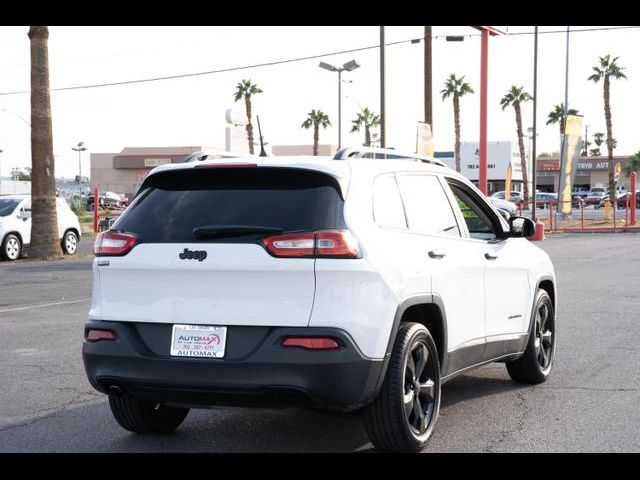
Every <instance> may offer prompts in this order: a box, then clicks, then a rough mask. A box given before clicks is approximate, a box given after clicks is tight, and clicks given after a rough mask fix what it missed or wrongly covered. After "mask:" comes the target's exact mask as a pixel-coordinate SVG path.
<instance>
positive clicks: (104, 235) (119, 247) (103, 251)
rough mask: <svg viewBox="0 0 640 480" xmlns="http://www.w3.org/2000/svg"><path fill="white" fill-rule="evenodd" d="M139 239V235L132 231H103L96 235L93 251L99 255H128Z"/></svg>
mask: <svg viewBox="0 0 640 480" xmlns="http://www.w3.org/2000/svg"><path fill="white" fill-rule="evenodd" d="M137 241H138V237H136V236H135V235H133V234H130V233H116V232H111V231H106V232H101V233H99V234H98V236H97V237H96V242H95V244H94V246H93V253H94V254H95V255H96V256H98V257H101V256H122V255H126V254H127V253H129V251H130V250H131V249H132V248H133V246H134V245H135V244H136V242H137Z"/></svg>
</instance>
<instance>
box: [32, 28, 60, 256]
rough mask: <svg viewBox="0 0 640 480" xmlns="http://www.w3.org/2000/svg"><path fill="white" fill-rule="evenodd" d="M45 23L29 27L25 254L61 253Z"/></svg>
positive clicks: (46, 254)
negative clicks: (28, 238) (28, 222)
mask: <svg viewBox="0 0 640 480" xmlns="http://www.w3.org/2000/svg"><path fill="white" fill-rule="evenodd" d="M48 39H49V29H48V27H30V28H29V40H30V43H31V168H32V170H31V245H30V248H29V256H30V257H32V258H37V259H43V260H44V259H53V258H60V257H61V256H62V250H61V247H60V237H59V236H58V217H57V213H56V177H55V171H54V157H53V134H52V129H51V98H50V96H49V55H48Z"/></svg>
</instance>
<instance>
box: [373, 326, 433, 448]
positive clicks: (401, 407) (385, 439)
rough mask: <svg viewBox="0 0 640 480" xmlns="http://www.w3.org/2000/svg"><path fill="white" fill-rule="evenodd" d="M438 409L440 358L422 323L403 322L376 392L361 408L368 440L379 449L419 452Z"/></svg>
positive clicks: (428, 436)
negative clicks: (382, 379)
mask: <svg viewBox="0 0 640 480" xmlns="http://www.w3.org/2000/svg"><path fill="white" fill-rule="evenodd" d="M425 352H426V353H427V355H426V361H425V362H424V363H425V364H424V366H423V368H422V371H421V373H420V374H418V378H417V379H416V378H415V375H414V374H413V372H415V371H416V370H417V369H418V368H419V367H417V365H416V363H417V362H419V361H420V355H424V353H425ZM423 358H425V357H423ZM419 387H422V388H420V390H421V393H420V394H418V395H417V396H416V395H415V394H414V392H415V391H416V390H417V389H418V388H419ZM416 400H417V401H416ZM439 410H440V361H439V359H438V350H437V348H436V344H435V342H434V341H433V338H432V337H431V334H430V333H429V331H428V330H427V329H426V328H425V327H424V325H422V324H419V323H413V322H403V323H402V324H401V325H400V329H399V330H398V335H397V337H396V341H395V344H394V347H393V352H392V353H391V358H390V359H389V366H388V368H387V373H386V377H385V379H384V383H383V384H382V388H381V390H380V393H379V394H378V397H377V398H376V399H375V400H374V401H373V403H372V404H371V405H369V406H368V407H366V408H365V410H364V424H365V428H366V430H367V434H368V435H369V439H370V440H371V442H372V443H373V445H374V446H375V447H376V448H377V449H379V450H382V451H386V452H401V453H416V452H420V451H421V450H422V449H423V448H424V447H425V446H426V445H427V443H428V441H429V438H430V437H431V434H432V433H433V429H434V427H435V424H436V421H437V419H438V412H439ZM407 412H408V413H407ZM418 412H421V414H422V416H420V414H419V413H418Z"/></svg>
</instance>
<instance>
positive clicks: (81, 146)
mask: <svg viewBox="0 0 640 480" xmlns="http://www.w3.org/2000/svg"><path fill="white" fill-rule="evenodd" d="M71 150H73V151H75V152H78V173H79V175H78V188H79V190H80V198H79V199H78V202H79V205H82V152H84V151H86V150H87V147H85V146H84V142H78V146H77V147H72V148H71ZM95 201H96V202H97V201H98V200H97V199H95Z"/></svg>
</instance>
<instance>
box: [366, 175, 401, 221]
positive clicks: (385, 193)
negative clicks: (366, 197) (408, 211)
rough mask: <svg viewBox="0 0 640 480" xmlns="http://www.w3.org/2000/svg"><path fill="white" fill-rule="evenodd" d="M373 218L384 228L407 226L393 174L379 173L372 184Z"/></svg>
mask: <svg viewBox="0 0 640 480" xmlns="http://www.w3.org/2000/svg"><path fill="white" fill-rule="evenodd" d="M373 218H374V219H375V221H376V223H377V224H378V225H380V226H381V227H385V228H400V229H406V228H407V221H406V219H405V216H404V208H403V206H402V199H401V198H400V191H399V190H398V184H397V183H396V178H395V175H394V174H387V175H380V176H379V177H376V179H375V181H374V184H373Z"/></svg>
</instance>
